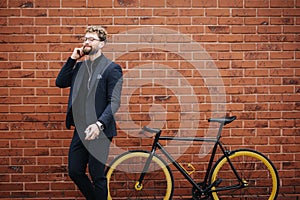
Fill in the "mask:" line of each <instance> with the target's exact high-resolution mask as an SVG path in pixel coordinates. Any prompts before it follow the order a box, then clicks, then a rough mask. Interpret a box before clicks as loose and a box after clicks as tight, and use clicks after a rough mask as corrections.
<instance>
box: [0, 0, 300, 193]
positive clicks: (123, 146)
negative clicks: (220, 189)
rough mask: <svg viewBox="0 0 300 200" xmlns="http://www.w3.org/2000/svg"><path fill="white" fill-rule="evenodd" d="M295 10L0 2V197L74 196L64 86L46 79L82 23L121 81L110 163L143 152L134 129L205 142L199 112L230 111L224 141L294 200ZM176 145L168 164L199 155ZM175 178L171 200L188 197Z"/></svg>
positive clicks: (291, 4)
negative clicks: (266, 167) (100, 29)
mask: <svg viewBox="0 0 300 200" xmlns="http://www.w3.org/2000/svg"><path fill="white" fill-rule="evenodd" d="M299 7H300V1H299V0H151V1H150V0H102V1H100V0H89V1H84V0H75V1H72V0H50V1H45V0H29V1H21V0H2V1H1V2H0V22H1V27H0V41H1V48H0V60H1V62H0V68H1V70H0V80H1V81H0V102H1V105H0V113H1V115H0V197H3V198H7V199H11V198H20V199H23V198H28V199H31V198H32V199H34V198H37V199H81V198H82V197H81V195H80V193H79V192H78V190H76V187H75V186H74V184H73V183H72V182H71V181H70V179H69V177H68V175H67V152H68V147H69V143H70V139H71V137H72V131H69V130H66V129H65V127H64V119H65V111H66V103H67V96H68V89H63V90H62V89H58V88H56V87H55V84H54V82H55V78H56V75H57V73H58V71H59V69H60V68H61V66H62V64H63V63H64V61H65V60H66V59H67V57H68V56H70V53H71V51H72V50H73V48H74V47H76V46H78V45H80V43H79V38H80V36H82V33H83V31H84V28H85V27H86V25H88V24H93V25H103V26H104V27H106V28H107V30H108V32H109V33H110V34H111V36H110V42H109V43H108V45H107V47H106V48H105V54H106V55H107V56H108V57H110V58H112V59H114V60H115V61H116V62H118V63H120V64H121V65H122V67H123V70H124V76H125V81H124V90H123V97H122V102H123V103H122V106H121V108H120V111H119V113H118V114H117V116H116V118H117V121H118V126H119V136H118V137H117V138H115V140H114V145H113V146H112V150H111V156H110V160H111V159H112V158H113V157H114V156H115V155H118V154H119V153H121V152H123V151H126V150H127V149H133V148H135V149H136V148H140V147H141V146H143V148H145V149H148V148H149V144H150V142H151V141H150V140H148V139H142V138H141V137H140V136H139V135H138V134H137V133H138V131H139V129H140V128H141V127H142V126H143V125H151V126H156V127H159V128H163V129H164V133H165V134H169V135H173V134H175V133H176V134H177V135H190V134H195V135H196V136H203V135H205V136H207V135H208V134H209V133H210V132H209V131H207V130H208V129H209V128H210V126H209V124H208V123H207V122H206V120H207V119H208V118H209V117H211V116H220V115H224V114H229V115H237V117H238V119H237V120H236V121H235V122H234V123H232V124H230V125H228V126H227V128H226V129H225V131H224V138H223V141H224V143H226V144H228V146H230V148H232V149H235V148H238V147H250V148H254V149H256V150H259V151H261V152H263V153H265V154H266V155H267V156H268V157H269V158H270V159H271V160H272V161H273V162H274V164H275V165H276V167H277V169H278V171H279V175H280V178H281V185H282V187H281V189H280V194H279V199H297V198H298V197H297V196H298V195H299V191H300V179H299V176H300V173H299V171H300V170H299V169H300V162H299V160H300V147H299V143H300V142H299V134H300V131H299V130H300V128H299V126H300V120H299V117H300V114H299V109H300V107H299V106H300V96H299V92H300V87H299V81H300V80H299V75H300V68H299V66H300V61H299V58H300V53H299V48H300V45H299V41H300V37H299V32H300V9H299ZM212 129H213V127H212ZM175 146H176V145H175ZM177 147H178V145H177ZM182 149H185V150H184V151H182V150H181V151H180V153H178V149H177V150H176V149H175V150H174V149H173V150H174V152H175V153H177V155H179V156H178V159H179V160H183V161H184V162H193V163H196V165H197V164H198V165H197V166H203V165H200V164H199V163H200V161H199V158H202V159H203V160H204V161H206V160H207V159H206V157H205V155H206V151H205V149H206V150H209V148H201V149H199V148H197V146H194V145H192V144H188V145H187V148H182ZM187 149H188V150H187ZM199 152H200V153H199ZM183 153H185V155H184V156H183ZM197 154H199V156H195V155H197ZM198 162H199V163H198ZM202 168H203V167H202ZM198 171H199V174H200V175H199V177H201V169H198ZM202 174H203V173H202ZM175 175H176V177H177V179H178V180H177V181H176V192H175V195H177V196H179V197H180V196H188V195H189V194H190V192H191V190H190V188H186V183H185V182H184V181H182V180H180V179H181V178H182V176H180V175H177V174H175ZM195 176H196V175H195Z"/></svg>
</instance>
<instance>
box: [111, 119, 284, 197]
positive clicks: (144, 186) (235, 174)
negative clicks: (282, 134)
mask: <svg viewBox="0 0 300 200" xmlns="http://www.w3.org/2000/svg"><path fill="white" fill-rule="evenodd" d="M235 119H236V116H232V117H225V118H211V119H208V122H218V123H219V124H220V125H219V130H218V133H217V137H216V138H204V137H201V138H200V137H196V138H189V137H187V138H186V137H163V136H161V133H162V131H161V130H159V129H154V128H149V127H144V128H143V131H146V132H149V133H152V134H153V133H155V137H154V140H153V144H152V149H151V151H144V150H132V151H128V152H125V153H123V154H121V155H119V156H117V157H116V158H115V159H114V160H113V161H112V162H111V163H110V165H109V166H108V168H107V171H106V175H107V181H108V189H109V195H108V199H117V200H119V199H143V200H144V199H164V200H168V199H172V195H173V191H174V177H173V175H172V171H171V168H170V166H168V165H167V162H166V161H165V160H164V159H163V158H162V157H161V156H158V155H157V154H156V153H155V152H156V150H157V149H160V151H161V152H162V153H163V155H164V157H166V158H167V159H168V160H169V161H170V162H171V163H172V164H173V165H174V166H175V168H176V169H177V170H178V171H180V172H181V174H182V175H183V176H184V177H185V179H186V180H188V182H189V183H190V184H191V185H192V199H193V200H200V199H210V198H212V199H230V200H232V199H269V200H272V199H276V198H277V195H278V190H279V176H278V172H277V170H276V168H275V166H274V165H273V164H272V162H271V161H270V160H269V159H268V158H267V157H266V156H265V155H263V154H262V153H260V152H258V151H255V150H251V149H237V150H233V151H229V150H227V149H226V148H225V147H224V146H223V144H222V143H221V141H220V139H221V133H222V128H223V126H225V125H226V124H229V123H231V122H233V121H234V120H235ZM161 140H178V141H199V142H212V143H214V145H213V149H212V153H211V157H210V159H209V163H208V166H207V170H206V173H205V176H204V179H203V181H202V182H201V183H197V182H196V181H195V180H194V179H193V178H192V177H191V175H190V174H191V173H190V171H188V170H187V169H186V168H184V166H182V165H181V164H180V163H178V162H177V161H176V160H175V159H174V158H173V157H172V156H171V155H170V153H169V152H168V151H167V150H166V149H165V148H164V147H163V145H161V143H160V142H159V141H161ZM217 149H221V152H222V154H223V155H222V156H221V157H220V158H219V159H218V160H217V161H216V162H214V159H215V156H216V152H217ZM213 163H214V165H213ZM192 168H193V166H192ZM194 170H195V169H192V171H194Z"/></svg>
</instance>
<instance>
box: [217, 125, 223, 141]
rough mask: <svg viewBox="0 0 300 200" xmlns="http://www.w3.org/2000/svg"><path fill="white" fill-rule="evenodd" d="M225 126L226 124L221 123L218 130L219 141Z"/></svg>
mask: <svg viewBox="0 0 300 200" xmlns="http://www.w3.org/2000/svg"><path fill="white" fill-rule="evenodd" d="M224 125H225V123H224V122H220V126H219V130H218V135H217V140H218V141H219V140H220V138H221V134H222V130H223V126H224Z"/></svg>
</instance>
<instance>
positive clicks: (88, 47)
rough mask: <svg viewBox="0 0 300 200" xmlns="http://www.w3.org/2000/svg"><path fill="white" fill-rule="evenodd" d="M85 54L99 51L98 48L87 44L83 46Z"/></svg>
mask: <svg viewBox="0 0 300 200" xmlns="http://www.w3.org/2000/svg"><path fill="white" fill-rule="evenodd" d="M82 51H83V54H84V55H94V54H96V53H97V52H98V50H97V49H93V48H92V47H91V46H85V47H83V50H82Z"/></svg>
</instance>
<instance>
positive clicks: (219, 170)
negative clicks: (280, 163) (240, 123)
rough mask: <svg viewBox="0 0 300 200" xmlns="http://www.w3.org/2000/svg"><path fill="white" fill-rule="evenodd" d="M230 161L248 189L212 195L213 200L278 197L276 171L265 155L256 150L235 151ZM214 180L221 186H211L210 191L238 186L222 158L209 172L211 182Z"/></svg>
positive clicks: (224, 158)
mask: <svg viewBox="0 0 300 200" xmlns="http://www.w3.org/2000/svg"><path fill="white" fill-rule="evenodd" d="M229 159H230V161H231V162H232V164H233V166H234V168H235V169H236V170H237V173H238V174H239V176H240V177H241V178H242V180H243V182H245V183H246V184H247V186H246V187H244V188H240V189H232V190H224V191H218V192H212V193H211V195H212V197H213V199H215V200H218V199H222V200H223V199H230V200H233V199H268V200H274V199H276V198H277V195H278V190H279V176H278V172H277V170H276V168H275V166H274V165H273V163H272V162H271V161H270V160H269V159H268V158H267V157H266V156H264V155H263V154H262V153H259V152H257V151H255V150H251V149H238V150H235V151H232V152H231V153H230V154H229ZM216 180H220V181H221V183H220V184H218V185H217V186H215V187H213V188H212V190H218V189H222V188H224V187H229V186H232V185H234V184H238V181H237V178H236V176H235V175H234V173H233V171H232V170H231V168H230V165H229V163H228V160H227V158H226V157H225V156H222V157H221V158H220V159H219V160H218V161H217V162H216V164H215V165H214V167H213V169H212V173H211V176H210V181H211V183H213V182H214V181H216Z"/></svg>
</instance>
